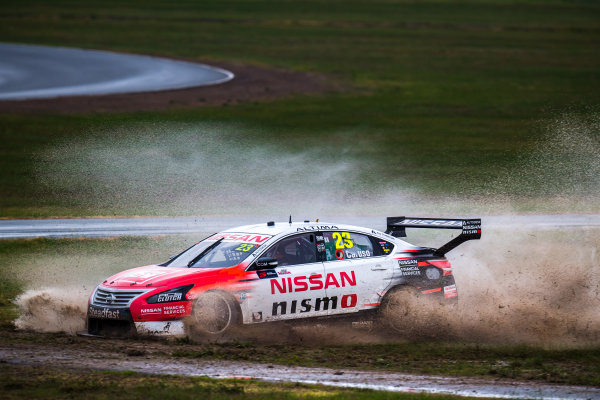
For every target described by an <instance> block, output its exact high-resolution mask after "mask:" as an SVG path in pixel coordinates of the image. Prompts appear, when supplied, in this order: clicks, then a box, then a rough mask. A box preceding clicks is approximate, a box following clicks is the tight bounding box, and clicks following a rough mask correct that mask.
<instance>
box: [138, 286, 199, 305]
mask: <svg viewBox="0 0 600 400" xmlns="http://www.w3.org/2000/svg"><path fill="white" fill-rule="evenodd" d="M192 287H194V285H193V284H192V285H185V286H179V287H176V288H174V289H170V290H167V291H164V292H161V293H158V294H155V295H154V296H150V297H148V299H146V303H148V304H155V303H173V302H175V301H184V300H187V299H186V298H185V295H186V294H187V292H189V291H190V289H191V288H192Z"/></svg>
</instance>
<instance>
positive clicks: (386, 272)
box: [322, 231, 394, 314]
mask: <svg viewBox="0 0 600 400" xmlns="http://www.w3.org/2000/svg"><path fill="white" fill-rule="evenodd" d="M322 237H323V242H324V243H323V244H324V246H325V261H324V266H325V282H324V289H325V295H326V296H327V297H328V298H329V299H330V302H331V303H332V306H331V307H330V308H329V314H339V313H350V312H356V311H359V310H363V309H369V308H374V307H378V306H379V303H380V301H381V296H382V295H383V294H384V293H385V290H386V289H387V288H388V286H390V284H391V279H392V276H393V268H394V260H391V259H389V257H387V255H388V254H391V251H392V249H393V244H392V243H390V242H387V241H384V240H381V239H378V238H375V237H373V236H369V235H366V234H362V233H357V232H348V231H330V232H322Z"/></svg>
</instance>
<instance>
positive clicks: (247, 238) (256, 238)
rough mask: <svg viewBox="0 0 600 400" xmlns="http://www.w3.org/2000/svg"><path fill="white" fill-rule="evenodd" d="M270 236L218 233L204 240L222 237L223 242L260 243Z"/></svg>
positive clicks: (215, 239)
mask: <svg viewBox="0 0 600 400" xmlns="http://www.w3.org/2000/svg"><path fill="white" fill-rule="evenodd" d="M269 238H271V236H268V235H254V234H247V233H220V234H217V235H214V236H212V237H210V238H208V239H206V240H210V241H217V240H220V239H223V241H224V242H244V243H256V244H257V245H260V244H261V243H263V242H265V241H267V240H269Z"/></svg>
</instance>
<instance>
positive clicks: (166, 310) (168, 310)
mask: <svg viewBox="0 0 600 400" xmlns="http://www.w3.org/2000/svg"><path fill="white" fill-rule="evenodd" d="M163 314H164V315H180V314H185V306H184V305H183V304H180V305H176V306H164V307H163Z"/></svg>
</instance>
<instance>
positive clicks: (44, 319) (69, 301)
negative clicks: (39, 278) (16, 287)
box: [15, 288, 89, 334]
mask: <svg viewBox="0 0 600 400" xmlns="http://www.w3.org/2000/svg"><path fill="white" fill-rule="evenodd" d="M88 295H89V293H84V292H83V291H82V290H81V289H77V288H70V289H61V288H45V289H39V290H27V291H25V292H24V293H23V294H21V295H20V296H19V297H17V298H16V300H15V303H16V305H17V307H18V308H19V311H20V315H19V317H18V318H17V319H16V320H15V326H16V327H17V328H18V329H28V330H34V331H38V332H65V333H70V334H74V333H76V332H77V331H80V330H83V329H84V328H85V317H86V304H87V296H88Z"/></svg>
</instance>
